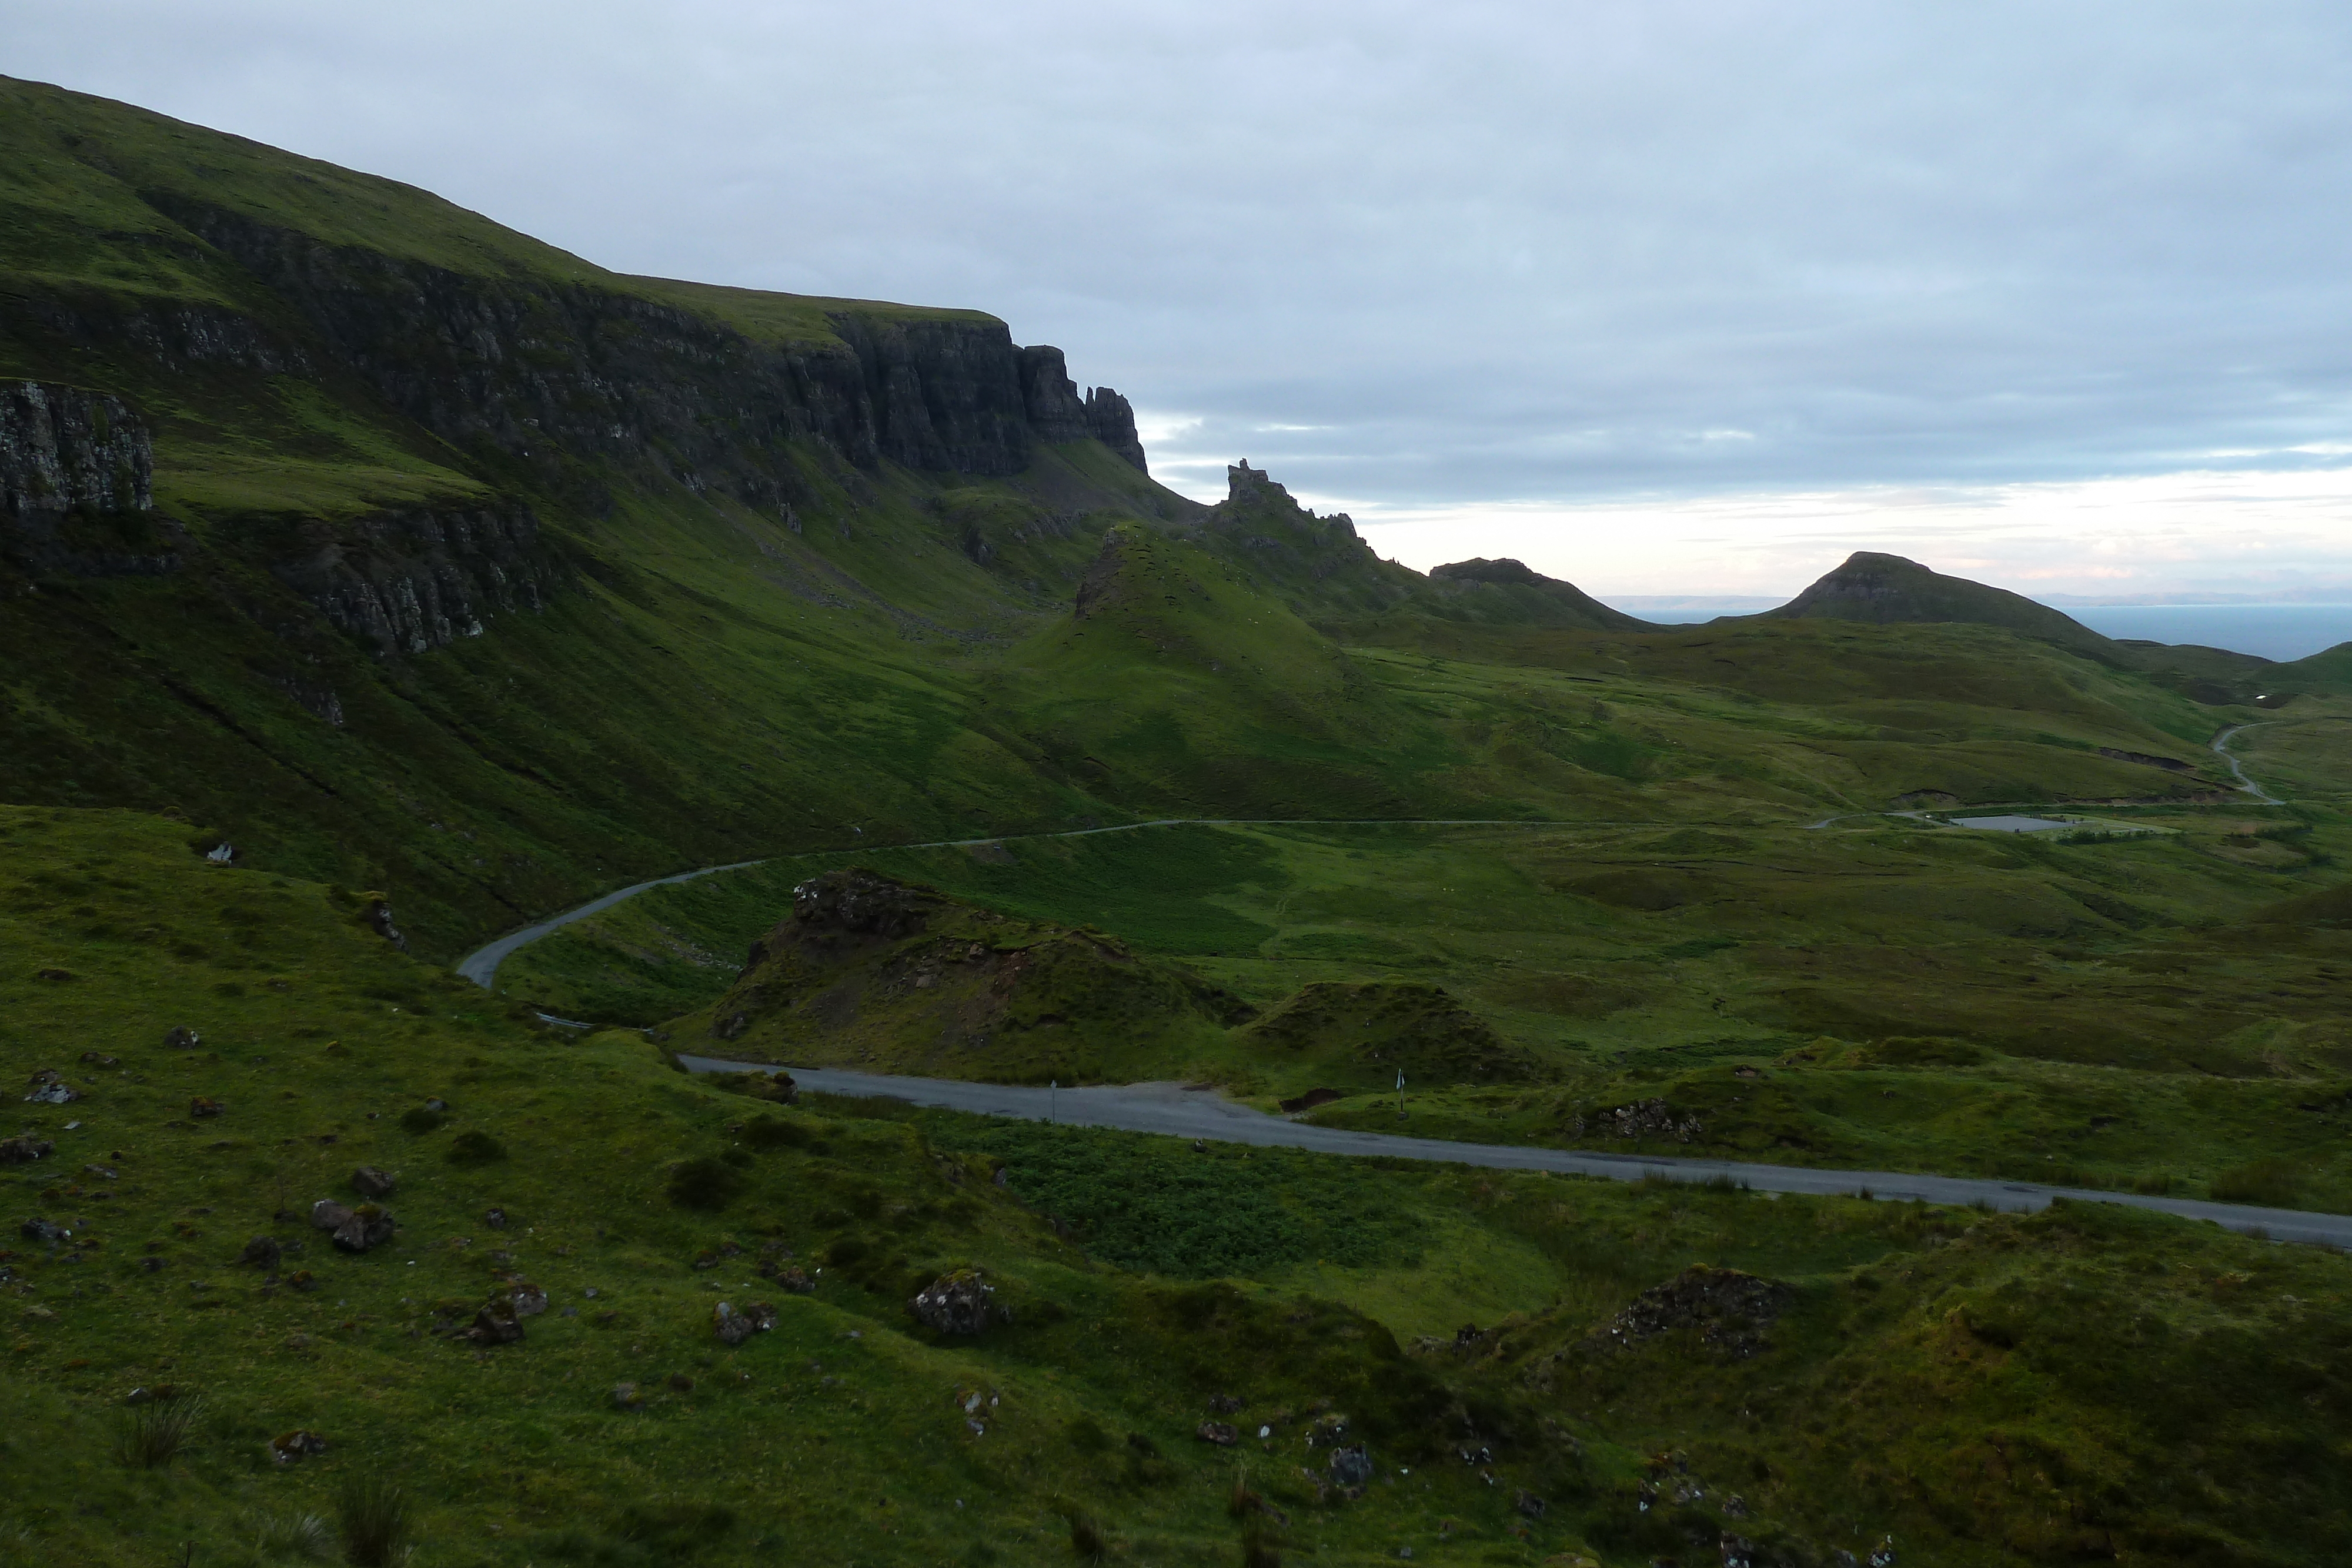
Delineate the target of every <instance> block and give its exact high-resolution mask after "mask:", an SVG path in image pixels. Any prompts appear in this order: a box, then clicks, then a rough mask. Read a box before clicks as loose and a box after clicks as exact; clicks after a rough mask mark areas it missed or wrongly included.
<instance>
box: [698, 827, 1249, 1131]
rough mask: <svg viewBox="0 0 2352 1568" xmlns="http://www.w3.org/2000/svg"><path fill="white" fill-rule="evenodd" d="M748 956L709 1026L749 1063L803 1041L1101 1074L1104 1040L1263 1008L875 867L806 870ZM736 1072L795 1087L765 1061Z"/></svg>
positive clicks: (982, 1066)
mask: <svg viewBox="0 0 2352 1568" xmlns="http://www.w3.org/2000/svg"><path fill="white" fill-rule="evenodd" d="M746 957H747V961H746V963H745V965H744V967H743V970H742V972H741V973H740V975H738V976H737V977H736V980H735V984H734V986H733V987H732V988H730V990H729V991H728V993H727V995H726V996H724V997H722V998H719V1002H718V1003H717V1004H716V1005H715V1006H714V1007H713V1009H711V1012H710V1015H709V1017H710V1022H709V1030H710V1032H711V1033H712V1034H713V1035H715V1036H717V1037H718V1038H719V1039H721V1040H730V1041H740V1042H744V1043H743V1044H741V1045H739V1046H738V1047H737V1049H736V1050H735V1051H733V1052H731V1053H730V1054H733V1055H735V1056H737V1057H738V1059H739V1060H744V1061H761V1060H766V1061H774V1060H778V1059H779V1058H782V1057H785V1056H786V1055H787V1053H789V1060H792V1061H796V1062H802V1063H804V1064H806V1065H809V1066H813V1067H814V1066H819V1065H823V1064H824V1063H827V1062H856V1063H861V1064H862V1063H873V1064H875V1065H874V1066H873V1067H872V1068H870V1069H869V1070H870V1071H907V1072H917V1073H944V1074H945V1075H948V1076H952V1077H959V1078H970V1077H978V1078H986V1079H992V1080H995V1081H998V1082H1004V1081H1011V1082H1035V1083H1043V1082H1047V1081H1048V1080H1049V1079H1058V1080H1060V1081H1061V1082H1064V1083H1071V1082H1077V1081H1078V1080H1079V1079H1080V1078H1081V1077H1089V1076H1090V1077H1092V1078H1094V1079H1095V1080H1097V1081H1099V1080H1100V1078H1101V1077H1102V1076H1103V1072H1102V1070H1101V1069H1099V1068H1091V1069H1090V1068H1087V1067H1086V1066H1084V1065H1083V1063H1085V1062H1087V1061H1097V1060H1099V1059H1100V1057H1101V1055H1102V1053H1104V1052H1105V1051H1113V1050H1118V1051H1133V1052H1136V1053H1138V1054H1139V1055H1140V1054H1142V1053H1146V1052H1148V1051H1150V1050H1152V1049H1154V1048H1155V1047H1156V1046H1157V1045H1158V1044H1160V1042H1162V1041H1166V1040H1171V1039H1181V1040H1187V1041H1195V1042H1197V1041H1198V1040H1201V1039H1202V1038H1203V1037H1204V1036H1205V1035H1206V1034H1208V1032H1209V1031H1213V1030H1221V1029H1223V1028H1225V1027H1229V1026H1231V1025H1233V1024H1235V1023H1238V1022H1241V1021H1242V1020H1244V1019H1247V1018H1249V1017H1250V1016H1252V1013H1251V1009H1250V1008H1249V1006H1248V1004H1246V1003H1244V1002H1243V1001H1242V1000H1240V998H1236V997H1234V996H1233V995H1232V994H1231V993H1229V992H1226V991H1223V990H1221V989H1219V988H1216V987H1214V986H1213V985H1211V984H1209V983H1208V982H1207V981H1206V980H1204V979H1202V977H1200V976H1198V975H1196V974H1194V973H1192V971H1191V970H1189V969H1186V968H1183V967H1181V966H1179V965H1176V964H1171V963H1168V962H1165V961H1162V960H1159V959H1154V958H1149V957H1144V956H1139V955H1138V954H1136V953H1134V952H1132V951H1130V950H1129V949H1128V948H1127V947H1126V946H1123V945H1121V944H1120V943H1118V942H1117V941H1115V940H1114V939H1112V938H1110V937H1108V936H1103V935H1102V934H1101V933H1099V932H1095V931H1085V930H1070V929H1067V928H1066V927H1061V926H1055V925H1046V924H1045V923H1043V922H1037V921H1028V920H1022V919H1018V918H1015V917H1013V916H1010V915H999V914H997V913H995V912H994V911H992V910H987V909H982V908H979V907H976V906H974V905H972V904H965V903H962V902H961V901H960V900H957V899H954V898H950V897H949V896H948V895H947V894H943V893H940V891H939V890H938V889H936V888H931V887H926V886H923V885H921V884H919V883H904V882H898V881H896V880H894V879H892V878H890V877H887V876H882V875H879V874H877V873H874V872H871V871H866V870H863V869H852V870H847V871H839V872H829V873H825V874H824V875H823V876H820V877H814V878H811V879H810V880H809V881H807V882H804V883H802V884H801V885H800V886H799V887H798V888H796V889H795V890H794V891H793V914H792V917H791V918H790V919H787V920H785V921H783V922H782V924H780V925H777V926H775V927H774V928H773V929H772V930H771V931H770V932H768V934H767V935H766V936H762V937H761V938H760V939H759V940H758V941H756V942H754V943H752V944H751V951H750V952H749V954H748V955H747V956H746ZM784 1082H785V1084H790V1080H789V1077H787V1079H786V1080H785V1081H784ZM732 1086H733V1087H736V1088H738V1089H739V1090H740V1091H742V1092H751V1093H753V1094H755V1095H758V1096H759V1097H761V1098H765V1099H776V1098H783V1097H786V1095H785V1091H784V1089H783V1086H782V1085H778V1084H777V1083H776V1082H775V1081H773V1080H768V1081H765V1082H762V1081H761V1079H760V1078H759V1077H758V1076H757V1075H754V1076H752V1077H751V1078H748V1079H744V1080H741V1081H740V1082H737V1083H735V1084H733V1085H732ZM791 1090H792V1091H793V1092H796V1090H797V1085H791Z"/></svg>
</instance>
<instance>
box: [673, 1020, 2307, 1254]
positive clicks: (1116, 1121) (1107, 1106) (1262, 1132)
mask: <svg viewBox="0 0 2352 1568" xmlns="http://www.w3.org/2000/svg"><path fill="white" fill-rule="evenodd" d="M678 1060H679V1061H682V1062H684V1063H685V1064H686V1066H687V1068H688V1071H694V1072H739V1071H761V1072H765V1071H773V1070H774V1068H775V1064H774V1063H773V1062H753V1061H725V1060H722V1059H719V1058H716V1057H708V1056H688V1055H685V1054H682V1053H681V1054H680V1055H679V1057H678ZM790 1071H791V1072H792V1075H793V1081H794V1082H797V1083H798V1084H799V1085H800V1086H801V1087H802V1088H803V1089H810V1090H814V1091H815V1092H818V1093H821V1094H841V1095H846V1096H850V1097H852V1098H859V1099H888V1100H904V1101H906V1102H908V1103H910V1104H915V1105H932V1106H938V1107H940V1108H942V1109H945V1110H950V1111H970V1112H974V1113H978V1114H981V1115H983V1116H1012V1117H1016V1118H1018V1119H1020V1120H1023V1121H1029V1122H1043V1121H1046V1120H1049V1119H1050V1120H1054V1121H1060V1122H1067V1123H1070V1124H1073V1125H1076V1126H1082V1127H1112V1128H1117V1129H1118V1130H1119V1131H1121V1132H1128V1133H1159V1134H1165V1135H1167V1136H1170V1137H1176V1138H1215V1139H1217V1140H1219V1141H1220V1142H1223V1143H1230V1144H1255V1145H1278V1146H1282V1147H1286V1148H1295V1149H1312V1150H1315V1151H1317V1152H1318V1153H1322V1154H1329V1155H1386V1156H1388V1157H1389V1158H1391V1159H1407V1160H1433V1161H1438V1162H1440V1163H1444V1164H1451V1165H1465V1166H1490V1167H1493V1168H1496V1169H1499V1170H1536V1171H1558V1172H1560V1173H1561V1174H1563V1175H1570V1176H1608V1177H1611V1178H1612V1179H1614V1180H1617V1181H1639V1180H1641V1179H1642V1178H1643V1176H1650V1175H1653V1174H1654V1175H1657V1176H1664V1177H1665V1178H1667V1179H1668V1180H1670V1181H1686V1182H1703V1181H1707V1180H1709V1179H1711V1178H1714V1177H1718V1176H1721V1177H1727V1178H1729V1179H1730V1180H1732V1181H1735V1182H1743V1183H1745V1184H1746V1185H1747V1186H1749V1187H1751V1188H1753V1189H1755V1190H1756V1191H1758V1192H1792V1193H1802V1194H1806V1195H1809V1196H1814V1197H1855V1196H1860V1195H1863V1194H1865V1193H1866V1194H1868V1195H1869V1196H1870V1197H1876V1198H1887V1199H1900V1200H1903V1201H1906V1202H1907V1201H1915V1200H1916V1201H1917V1202H1921V1203H1936V1204H1947V1205H1951V1206H1954V1207H1963V1206H1966V1205H1969V1204H1974V1203H1988V1204H1990V1205H1991V1206H1992V1207H1995V1208H2003V1209H2011V1210H2014V1211H2017V1212H2020V1213H2031V1212H2033V1211H2035V1210H2037V1209H2042V1208H2047V1207H2049V1206H2050V1200H2051V1199H2052V1198H2054V1197H2063V1198H2068V1199H2071V1200H2076V1201H2080V1202H2084V1203H2122V1204H2129V1205H2130V1206H2131V1207H2135V1208H2153V1209H2156V1210H2158V1211H2159V1212H2161V1213H2165V1214H2173V1215H2179V1216H2180V1217H2181V1218H2185V1219H2210V1220H2211V1221H2212V1222H2213V1223H2215V1224H2216V1225H2221V1226H2226V1227H2227V1228H2230V1229H2231V1230H2244V1231H2252V1232H2256V1233H2258V1234H2263V1235H2267V1236H2269V1237H2270V1238H2271V1239H2273V1240H2277V1241H2311V1242H2318V1243H2321V1244H2323V1245H2327V1246H2334V1247H2352V1216H2346V1215H2338V1214H2307V1213H2305V1212H2303V1211H2302V1210H2300V1209H2291V1208H2252V1207H2246V1206H2244V1205H2242V1204H2234V1203H2207V1202H2203V1201H2201V1200H2200V1199H2196V1198H2185V1197H2142V1196H2141V1195H2139V1194H2137V1193H2125V1192H2097V1191H2093V1190H2090V1189H2087V1188H2083V1187H2068V1186H2039V1185H2036V1184H2033V1183H2030V1182H2004V1181H1985V1180H1979V1179H1976V1178H1972V1177H1967V1176H1912V1175H1907V1174H1905V1173H1901V1172H1895V1171H1821V1170H1803V1169H1799V1168H1796V1167H1792V1166H1759V1165H1745V1164H1741V1163H1739V1162H1738V1161H1733V1160H1703V1159H1680V1158H1675V1157H1673V1156H1670V1155H1609V1154H1593V1153H1590V1152H1586V1151H1580V1150H1571V1149H1539V1148H1523V1147H1518V1146H1516V1145H1505V1144H1456V1143H1450V1142H1448V1141H1447V1140H1445V1139H1443V1138H1414V1137H1407V1136H1404V1135H1402V1134H1392V1133H1359V1132H1352V1131H1349V1130H1348V1129H1345V1128H1340V1127H1318V1126H1314V1125H1311V1124H1307V1123H1305V1122H1290V1121H1286V1120H1284V1119H1282V1118H1281V1117H1278V1116H1269V1115H1267V1114H1265V1113H1264V1112H1262V1111H1254V1110H1252V1109H1250V1108H1249V1107H1248V1106H1246V1105H1237V1104H1235V1103H1233V1102H1232V1101H1230V1100H1227V1099H1225V1098H1224V1097H1223V1096H1222V1095H1220V1094H1218V1093H1216V1092H1213V1091H1202V1090H1193V1089H1187V1088H1185V1087H1184V1086H1183V1085H1181V1084H1177V1083H1127V1084H1099V1085H1094V1086H1090V1087H1087V1088H1084V1089H1064V1090H1060V1091H1055V1090H1050V1089H1030V1088H1024V1087H1019V1086H1015V1085H1012V1084H1003V1083H964V1082H956V1081H954V1080H950V1079H940V1078H896V1077H887V1076H885V1075H883V1074H880V1073H873V1072H849V1071H842V1070H840V1069H837V1068H824V1067H811V1068H802V1067H795V1068H793V1069H791V1070H790Z"/></svg>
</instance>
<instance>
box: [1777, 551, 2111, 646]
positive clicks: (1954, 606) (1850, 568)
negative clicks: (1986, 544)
mask: <svg viewBox="0 0 2352 1568" xmlns="http://www.w3.org/2000/svg"><path fill="white" fill-rule="evenodd" d="M1765 614H1767V615H1770V616H1774V617H1778V618H1780V619H1782V620H1790V621H1867V622H1873V623H1874V624H1877V625H1881V626H1885V625H1890V624H1894V623H1896V622H1912V621H1957V622H1969V623H1971V624H1974V625H1979V626H2001V627H2006V628H2008V629H2009V630H2010V631H2012V632H2023V633H2024V634H2025V635H2027V636H2029V637H2042V638H2047V639H2048V640H2049V641H2051V642H2053V643H2069V644H2072V645H2074V646H2076V647H2105V646H2106V645H2107V639H2106V638H2105V637H2102V636H2100V635H2099V634H2098V633H2097V632H2094V631H2092V630H2091V629H2090V628H2089V627H2088V626H2085V625H2084V624H2083V623H2082V622H2079V621H2077V620H2075V619H2074V617H2073V616H2071V615H2064V614H2061V613H2060V612H2057V611H2055V610H2053V609H2051V608H2050V607H2049V606H2048V605H2046V604H2037V603H2035V602H2034V601H2032V600H2031V599H2028V598H2026V597H2025V596H2024V595H2023V594H2021V593H2011V592H2010V591H2008V590H2007V589H2004V588H1991V587H1988V586H1987V585H1985V584H1984V583H1981V582H1970V581H1969V580H1968V579H1967V578H1964V577H1946V576H1945V575H1944V574H1943V573H1941V572H1939V571H1936V570H1931V569H1929V568H1927V567H1925V566H1922V565H1920V564H1919V563H1918V562H1917V561H1916V560H1907V559H1905V558H1903V557H1902V556H1899V555H1882V554H1879V553H1878V552H1876V551H1874V550H1856V551H1855V552H1854V553H1853V554H1852V555H1850V556H1848V557H1846V559H1845V562H1844V564H1843V565H1842V566H1840V567H1839V568H1838V569H1837V570H1834V571H1832V572H1830V573H1829V574H1828V575H1826V576H1824V577H1822V579H1821V580H1819V581H1817V582H1815V583H1814V584H1813V585H1812V586H1811V588H1808V589H1806V590H1805V591H1804V592H1802V593H1801V594H1799V595H1797V597H1796V598H1795V599H1793V600H1791V601H1789V602H1788V603H1786V604H1784V605H1782V606H1780V609H1778V610H1768V611H1766V612H1765Z"/></svg>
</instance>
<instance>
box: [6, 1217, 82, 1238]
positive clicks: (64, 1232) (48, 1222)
mask: <svg viewBox="0 0 2352 1568" xmlns="http://www.w3.org/2000/svg"><path fill="white" fill-rule="evenodd" d="M16 1229H17V1233H18V1234H19V1235H21V1236H23V1237H24V1239H26V1240H27V1241H63V1240H65V1239H67V1238H68V1237H70V1236H71V1235H73V1232H72V1231H70V1230H68V1229H67V1228H65V1227H64V1226H62V1225H59V1224H58V1222H57V1221H55V1220H53V1219H28V1220H26V1221H25V1223H24V1224H22V1225H20V1226H18V1227H17V1228H16Z"/></svg>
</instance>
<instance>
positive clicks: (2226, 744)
mask: <svg viewBox="0 0 2352 1568" xmlns="http://www.w3.org/2000/svg"><path fill="white" fill-rule="evenodd" d="M2278 722H2279V721H2278V720H2277V719H2274V718H2263V719H2256V720H2255V721H2254V722H2253V723H2252V724H2233V725H2231V727H2229V728H2227V729H2225V730H2223V731H2222V732H2221V734H2219V735H2217V736H2215V737H2213V749H2214V751H2215V752H2217V753H2218V754H2219V755H2220V756H2221V760H2222V761H2224V762H2226V763H2228V764H2229V765H2230V771H2231V772H2232V773H2234V774H2236V775H2237V777H2238V788H2239V789H2243V790H2244V791H2245V792H2246V793H2247V794H2249V795H2252V797H2253V798H2254V799H2255V800H2260V801H2261V802H2262V803H2263V805H2265V806H2284V805H2285V804H2286V802H2285V801H2284V800H2280V799H2279V798H2278V797H2277V796H2275V795H2273V794H2272V793H2271V792H2270V791H2269V790H2267V789H2263V787H2262V786H2261V785H2259V784H2257V783H2255V782H2254V781H2253V780H2252V779H2249V778H2247V777H2246V770H2245V769H2244V768H2242V767H2240V766H2239V765H2238V759H2237V758H2235V757H2233V756H2231V754H2230V737H2231V736H2233V735H2236V734H2239V733H2240V732H2241V731H2243V730H2249V729H2261V728H2262V727H2264V726H2265V725H2273V724H2276V723H2278Z"/></svg>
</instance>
